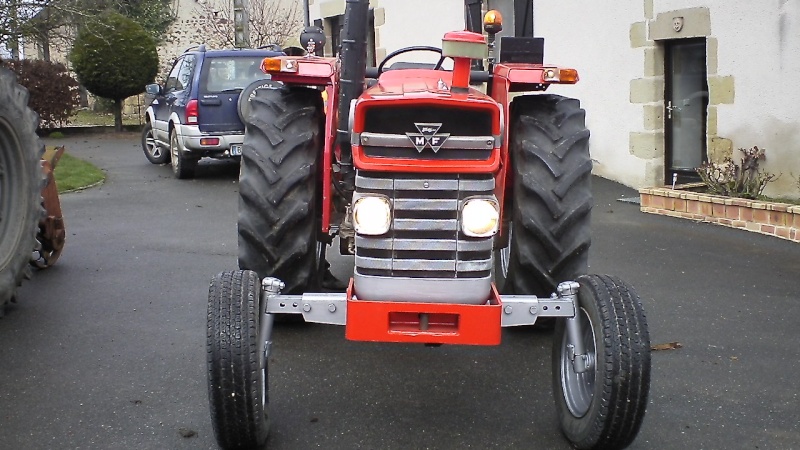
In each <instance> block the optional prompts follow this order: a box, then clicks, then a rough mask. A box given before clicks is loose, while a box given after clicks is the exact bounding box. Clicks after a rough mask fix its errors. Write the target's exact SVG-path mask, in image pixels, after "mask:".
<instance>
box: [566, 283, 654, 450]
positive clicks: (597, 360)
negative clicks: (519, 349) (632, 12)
mask: <svg viewBox="0 0 800 450" xmlns="http://www.w3.org/2000/svg"><path fill="white" fill-rule="evenodd" d="M577 282H578V283H579V285H580V288H579V289H578V304H579V308H578V311H577V312H576V318H577V319H578V320H579V321H580V331H581V333H580V334H581V336H580V339H581V342H582V344H583V348H584V351H585V354H586V357H587V360H588V362H589V364H588V365H589V367H588V370H586V371H585V372H580V373H578V372H576V370H575V366H574V363H573V360H572V359H573V358H577V356H574V351H572V349H571V345H572V344H571V341H570V337H569V333H568V332H567V327H566V322H567V320H569V319H559V320H558V323H557V324H556V329H555V333H554V335H553V395H554V398H555V403H556V409H557V410H558V419H559V422H560V424H561V430H562V432H563V433H564V436H566V438H567V439H568V440H569V441H570V442H572V445H573V446H574V447H575V448H578V449H622V448H625V447H627V446H628V445H630V443H631V442H633V440H634V439H635V438H636V435H637V434H638V433H639V429H640V428H641V425H642V421H643V420H644V414H645V409H646V408H647V398H648V394H649V392H650V334H649V332H648V329H647V320H646V318H645V315H644V310H643V308H642V304H641V301H640V300H639V296H638V295H636V292H635V291H634V290H633V288H632V287H631V286H630V285H628V284H627V283H625V282H624V281H622V280H620V279H619V278H615V277H610V276H607V275H603V276H600V275H586V276H582V277H579V278H578V279H577Z"/></svg>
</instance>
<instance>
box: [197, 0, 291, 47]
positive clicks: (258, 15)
mask: <svg viewBox="0 0 800 450" xmlns="http://www.w3.org/2000/svg"><path fill="white" fill-rule="evenodd" d="M248 3H249V9H250V11H249V12H250V22H249V25H250V46H251V47H254V48H257V47H263V46H265V45H269V44H278V45H280V46H285V45H286V44H287V43H289V42H290V40H291V39H292V38H295V37H297V36H299V34H300V25H301V24H302V20H303V17H302V11H301V10H300V8H299V7H298V5H297V3H296V2H292V3H291V4H290V5H286V6H284V5H281V2H277V1H274V0H249V2H248ZM197 9H198V12H199V20H200V22H201V23H202V24H203V28H204V29H205V30H207V33H205V34H206V39H205V42H206V43H208V44H210V45H212V46H215V47H219V48H226V47H233V46H234V30H233V2H232V1H228V2H225V6H215V5H214V4H212V2H206V3H202V4H199V5H198V7H197Z"/></svg>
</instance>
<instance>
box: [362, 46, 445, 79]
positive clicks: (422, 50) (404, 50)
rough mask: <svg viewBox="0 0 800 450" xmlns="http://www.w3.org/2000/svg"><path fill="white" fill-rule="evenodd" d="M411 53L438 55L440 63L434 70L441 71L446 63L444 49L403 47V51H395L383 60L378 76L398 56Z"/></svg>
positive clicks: (437, 63)
mask: <svg viewBox="0 0 800 450" xmlns="http://www.w3.org/2000/svg"><path fill="white" fill-rule="evenodd" d="M409 52H433V53H438V54H439V55H440V56H439V61H437V62H436V65H435V66H434V67H433V70H441V68H442V63H443V62H444V59H445V56H443V55H442V49H440V48H439V47H430V46H427V45H414V46H412V47H403V48H401V49H398V50H395V51H393V52H392V53H389V54H388V55H386V58H383V61H381V63H380V64H379V65H378V75H380V74H382V73H383V68H384V67H385V66H386V63H387V62H388V61H389V60H390V59H392V58H394V57H395V56H397V55H402V54H403V53H409Z"/></svg>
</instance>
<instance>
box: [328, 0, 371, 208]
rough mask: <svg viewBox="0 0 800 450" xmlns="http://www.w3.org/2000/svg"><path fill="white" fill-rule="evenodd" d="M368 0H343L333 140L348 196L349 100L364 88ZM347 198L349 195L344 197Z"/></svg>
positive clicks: (351, 184) (351, 183)
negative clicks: (338, 152)
mask: <svg viewBox="0 0 800 450" xmlns="http://www.w3.org/2000/svg"><path fill="white" fill-rule="evenodd" d="M368 18H369V0H347V2H346V4H345V11H344V27H343V30H342V51H341V61H342V66H341V67H342V68H341V73H340V76H339V107H338V112H339V122H338V126H337V133H336V136H337V141H338V143H339V149H340V151H341V157H340V159H339V168H340V170H341V172H340V173H341V176H342V186H341V187H342V190H343V191H345V192H346V193H347V196H348V197H349V196H350V195H351V194H352V192H353V190H354V189H355V176H356V174H355V169H354V168H353V151H352V147H351V145H350V129H349V128H350V124H349V119H350V102H351V101H353V100H354V99H356V98H358V97H359V96H360V95H361V93H362V92H363V91H364V78H365V77H366V70H367V66H366V63H367V27H368V25H369V20H368ZM348 200H349V198H348Z"/></svg>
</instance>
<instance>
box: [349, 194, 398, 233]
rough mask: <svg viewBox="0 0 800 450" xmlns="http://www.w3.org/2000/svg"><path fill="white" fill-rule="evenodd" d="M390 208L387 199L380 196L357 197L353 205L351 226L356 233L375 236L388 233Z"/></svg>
mask: <svg viewBox="0 0 800 450" xmlns="http://www.w3.org/2000/svg"><path fill="white" fill-rule="evenodd" d="M391 223H392V207H391V205H390V204H389V199H387V198H386V197H380V196H374V195H369V196H364V197H359V198H357V199H356V200H355V202H354V203H353V226H354V227H355V229H356V233H359V234H367V235H371V236H376V235H379V234H384V233H386V232H387V231H389V226H390V225H391Z"/></svg>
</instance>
